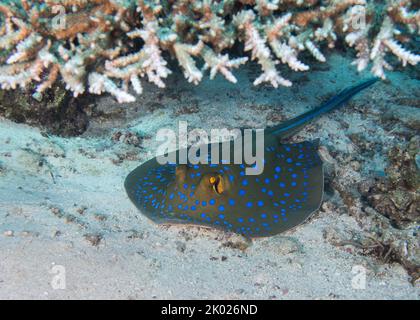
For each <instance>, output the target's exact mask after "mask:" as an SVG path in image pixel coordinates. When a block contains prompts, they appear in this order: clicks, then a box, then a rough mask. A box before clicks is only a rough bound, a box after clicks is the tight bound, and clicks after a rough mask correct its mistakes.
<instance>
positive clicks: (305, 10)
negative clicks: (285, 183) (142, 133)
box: [0, 0, 420, 102]
mask: <svg viewBox="0 0 420 320" xmlns="http://www.w3.org/2000/svg"><path fill="white" fill-rule="evenodd" d="M419 33H420V10H419V5H418V4H415V1H409V0H386V1H383V3H382V4H378V3H377V2H375V1H373V0H306V1H304V0H237V1H234V0H200V1H193V0H166V1H159V0H90V1H88V0H38V1H35V0H33V1H31V0H9V1H7V2H5V1H2V2H1V3H0V49H1V53H0V86H1V88H2V89H15V88H16V87H26V86H28V85H29V84H30V83H33V82H35V83H37V86H36V89H35V93H34V97H35V98H37V99H41V98H42V93H43V92H44V91H45V90H46V89H48V88H50V87H51V86H53V85H54V84H55V83H56V81H58V80H61V81H63V82H64V84H65V86H66V88H67V89H68V90H70V91H72V92H73V94H74V96H78V95H80V94H82V93H84V92H86V91H89V92H90V93H95V94H101V93H103V92H108V93H110V94H112V95H113V96H115V98H116V99H117V100H118V101H119V102H132V101H134V100H135V97H134V96H133V95H132V94H131V93H129V91H130V87H132V88H133V90H134V91H135V92H136V93H137V94H141V92H142V90H143V89H142V85H141V81H142V79H143V78H147V80H148V81H150V82H153V83H154V84H156V85H157V86H159V87H164V86H165V83H164V79H165V78H166V77H167V76H168V75H169V74H170V73H171V71H170V70H169V68H168V66H167V59H168V57H172V58H174V59H176V60H177V61H178V63H179V65H180V66H181V68H182V70H183V72H184V75H185V77H186V78H187V79H188V81H189V82H193V83H194V84H197V83H199V82H200V81H201V80H202V78H203V76H204V73H205V72H206V71H207V70H209V72H210V78H214V76H215V75H216V74H217V73H221V74H222V75H223V76H224V77H225V78H226V79H227V80H229V81H231V82H236V78H235V76H234V75H233V73H232V69H234V68H237V67H239V66H240V65H241V64H244V63H246V62H247V60H248V58H247V57H239V58H230V56H229V55H233V53H234V52H235V51H234V50H233V47H234V45H235V44H237V43H242V44H243V48H244V51H245V53H246V52H248V51H249V52H250V56H251V60H255V61H256V62H258V64H259V65H260V66H261V69H262V74H261V75H260V76H259V77H258V78H257V79H256V80H255V81H254V84H255V85H258V84H260V83H263V82H268V83H271V85H273V86H274V87H278V86H279V85H282V86H291V85H292V83H291V81H290V80H288V79H285V78H284V77H282V76H281V75H280V72H279V70H278V69H279V68H278V65H279V64H283V65H286V66H288V67H289V68H291V69H292V70H294V71H307V70H309V68H310V67H309V66H308V65H307V64H305V63H303V62H302V61H300V59H299V53H300V52H301V51H307V52H309V53H310V54H311V55H312V56H313V57H314V58H315V59H316V60H318V61H320V62H325V61H326V60H327V58H326V56H325V54H324V52H325V47H328V48H330V49H331V48H334V46H335V44H336V43H337V42H338V41H341V40H343V41H344V42H345V43H346V44H347V45H348V46H350V47H354V49H355V51H356V54H357V59H356V60H355V62H354V63H355V64H356V65H357V69H358V70H359V71H361V70H363V69H365V68H367V67H368V65H369V64H370V63H371V64H372V73H373V74H374V75H376V76H378V77H381V78H385V71H384V70H385V69H391V63H389V62H387V61H386V57H387V56H392V55H393V56H396V57H397V58H398V59H399V60H400V61H401V63H402V65H403V66H406V65H407V64H411V65H416V64H417V63H418V62H419V61H420V55H417V54H414V53H411V52H410V51H408V50H407V49H405V48H404V47H403V46H402V45H401V44H400V42H408V43H409V42H410V40H411V39H412V38H414V37H415V36H416V34H419Z"/></svg>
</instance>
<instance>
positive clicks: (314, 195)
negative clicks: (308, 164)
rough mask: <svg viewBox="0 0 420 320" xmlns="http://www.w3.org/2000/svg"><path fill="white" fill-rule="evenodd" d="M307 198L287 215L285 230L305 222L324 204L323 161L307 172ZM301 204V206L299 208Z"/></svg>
mask: <svg viewBox="0 0 420 320" xmlns="http://www.w3.org/2000/svg"><path fill="white" fill-rule="evenodd" d="M307 176H308V178H307V179H306V183H307V190H306V191H304V192H307V198H306V200H304V201H301V202H299V203H298V204H299V205H297V206H296V207H297V208H296V209H295V210H294V211H291V213H290V214H289V215H288V216H287V217H288V220H287V221H286V223H285V225H284V227H283V228H284V230H281V231H280V232H283V231H286V230H288V229H292V228H295V227H297V226H298V225H300V224H302V223H304V222H305V221H306V220H307V219H308V218H309V217H310V216H312V215H313V214H314V213H315V212H317V211H318V210H319V208H320V206H321V204H322V199H323V194H324V170H323V166H322V163H319V164H318V165H316V166H314V167H312V168H311V169H310V170H308V172H307ZM299 206H300V208H299Z"/></svg>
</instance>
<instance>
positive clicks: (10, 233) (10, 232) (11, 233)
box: [4, 230, 14, 237]
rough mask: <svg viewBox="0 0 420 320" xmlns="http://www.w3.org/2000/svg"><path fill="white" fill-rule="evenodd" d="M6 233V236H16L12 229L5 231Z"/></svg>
mask: <svg viewBox="0 0 420 320" xmlns="http://www.w3.org/2000/svg"><path fill="white" fill-rule="evenodd" d="M4 235H5V236H6V237H13V236H14V232H13V231H12V230H7V231H5V232H4Z"/></svg>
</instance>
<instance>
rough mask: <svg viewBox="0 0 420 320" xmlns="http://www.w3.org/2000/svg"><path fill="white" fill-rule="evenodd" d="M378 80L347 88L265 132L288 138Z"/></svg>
mask: <svg viewBox="0 0 420 320" xmlns="http://www.w3.org/2000/svg"><path fill="white" fill-rule="evenodd" d="M378 80H379V78H372V79H369V80H366V81H364V82H362V83H360V84H358V85H355V86H354V87H350V88H347V89H345V90H343V91H341V92H340V93H339V94H337V95H336V96H334V97H333V98H331V99H330V100H328V101H327V102H326V103H324V104H323V105H321V106H319V107H317V108H314V109H313V110H311V111H308V112H306V113H304V114H302V115H300V116H298V117H296V118H293V119H291V120H288V121H286V122H283V123H281V124H279V125H277V126H274V127H271V128H269V129H267V130H266V132H267V133H271V134H274V135H276V136H279V137H284V138H287V137H290V136H292V135H293V134H294V133H296V132H297V131H299V130H300V129H301V128H302V127H303V126H305V125H306V124H308V123H309V122H310V121H311V120H313V119H315V118H317V117H319V116H321V115H323V114H324V113H327V112H330V111H332V110H334V109H337V108H339V107H341V106H343V105H344V104H345V103H346V102H347V101H349V100H350V99H351V98H352V97H353V96H354V95H356V94H357V93H359V92H360V91H362V90H364V89H366V88H368V87H370V86H371V85H372V84H374V83H375V82H376V81H378Z"/></svg>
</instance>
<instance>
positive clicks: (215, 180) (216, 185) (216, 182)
mask: <svg viewBox="0 0 420 320" xmlns="http://www.w3.org/2000/svg"><path fill="white" fill-rule="evenodd" d="M209 182H210V184H211V185H212V186H213V190H214V191H216V192H217V193H218V194H222V193H223V190H224V187H223V179H222V177H221V176H217V177H210V179H209Z"/></svg>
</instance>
